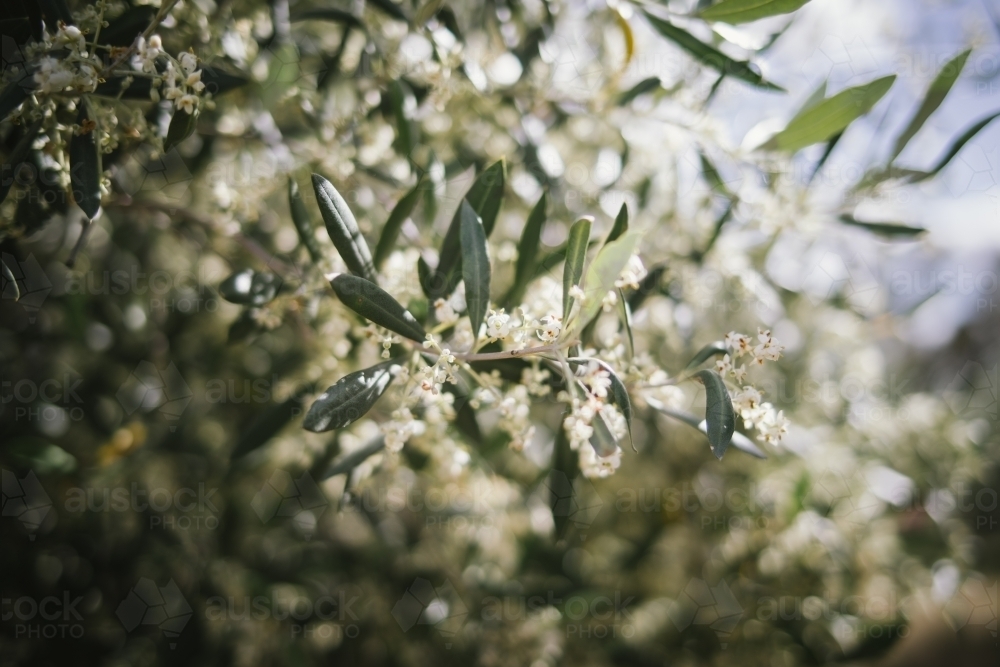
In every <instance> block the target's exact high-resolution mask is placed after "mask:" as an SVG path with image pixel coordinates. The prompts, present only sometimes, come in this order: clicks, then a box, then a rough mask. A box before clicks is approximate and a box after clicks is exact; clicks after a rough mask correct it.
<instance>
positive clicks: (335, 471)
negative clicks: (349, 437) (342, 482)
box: [323, 435, 385, 479]
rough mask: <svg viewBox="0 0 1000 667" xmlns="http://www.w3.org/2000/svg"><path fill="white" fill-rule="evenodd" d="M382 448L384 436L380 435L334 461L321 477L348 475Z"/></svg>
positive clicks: (383, 447) (383, 446)
mask: <svg viewBox="0 0 1000 667" xmlns="http://www.w3.org/2000/svg"><path fill="white" fill-rule="evenodd" d="M383 449H385V436H381V435H380V436H378V437H376V438H373V439H372V440H371V441H369V442H367V443H365V444H364V445H362V446H361V447H359V448H358V449H355V450H354V451H352V452H348V453H347V454H344V455H343V456H342V457H340V458H339V459H337V460H336V461H334V462H333V463H332V464H331V465H330V467H329V468H327V470H326V472H325V473H324V474H323V479H330V478H331V477H334V476H336V475H350V474H351V471H352V470H354V469H355V468H357V467H358V466H359V465H361V464H362V463H364V462H365V461H367V460H368V459H369V458H371V457H372V456H375V455H376V454H378V453H379V452H381V451H382V450H383Z"/></svg>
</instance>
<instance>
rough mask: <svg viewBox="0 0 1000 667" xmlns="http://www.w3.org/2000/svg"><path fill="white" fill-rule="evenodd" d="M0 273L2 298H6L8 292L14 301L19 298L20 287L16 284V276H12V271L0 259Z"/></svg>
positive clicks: (0, 293)
mask: <svg viewBox="0 0 1000 667" xmlns="http://www.w3.org/2000/svg"><path fill="white" fill-rule="evenodd" d="M0 275H2V276H3V285H2V286H0V295H3V298H7V295H8V294H10V295H11V296H13V297H14V301H17V300H18V299H20V298H21V289H20V288H19V287H18V286H17V278H15V277H14V272H13V271H11V270H10V267H9V266H7V264H6V263H4V262H3V261H0Z"/></svg>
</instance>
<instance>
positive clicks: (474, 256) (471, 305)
mask: <svg viewBox="0 0 1000 667" xmlns="http://www.w3.org/2000/svg"><path fill="white" fill-rule="evenodd" d="M460 210H461V215H462V279H463V280H465V302H466V304H468V313H469V321H470V322H471V324H472V335H473V337H475V338H478V336H479V329H480V327H482V324H483V320H484V319H485V318H486V311H487V310H488V309H489V307H490V256H489V249H488V248H487V245H486V231H485V230H484V229H483V223H482V220H480V219H479V216H478V215H476V212H475V211H473V210H472V207H471V206H469V202H467V201H464V200H463V201H462V205H461V207H460Z"/></svg>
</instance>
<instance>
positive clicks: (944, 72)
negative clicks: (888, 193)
mask: <svg viewBox="0 0 1000 667" xmlns="http://www.w3.org/2000/svg"><path fill="white" fill-rule="evenodd" d="M970 53H972V49H966V50H965V51H962V52H961V53H960V54H958V55H957V56H955V57H954V58H952V59H951V60H950V61H948V63H946V64H945V66H944V67H942V68H941V71H940V72H938V75H937V76H936V77H935V78H934V81H933V82H932V83H931V87H930V88H928V89H927V94H926V95H924V100H923V102H921V103H920V107H919V108H918V109H917V112H916V113H915V114H913V118H911V119H910V122H909V124H908V125H907V126H906V129H905V130H903V132H902V133H901V134H900V135H899V138H897V139H896V145H895V146H894V147H893V149H892V155H891V156H890V157H889V162H890V163H891V162H892V161H893V160H895V159H896V157H897V156H898V155H899V154H900V153H902V152H903V149H904V148H906V144H908V143H909V141H910V139H912V138H913V136H914V135H915V134H916V133H917V132H919V131H920V128H922V127H923V126H924V123H925V122H927V119H928V118H930V116H931V114H932V113H934V112H935V111H937V108H938V107H939V106H941V103H942V102H944V98H945V97H947V96H948V93H949V92H951V88H952V86H954V85H955V82H956V81H958V77H959V75H960V74H961V73H962V69H963V68H964V67H965V62H966V61H967V60H968V59H969V54H970Z"/></svg>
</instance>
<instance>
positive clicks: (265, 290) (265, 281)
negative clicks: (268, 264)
mask: <svg viewBox="0 0 1000 667" xmlns="http://www.w3.org/2000/svg"><path fill="white" fill-rule="evenodd" d="M280 288H281V279H280V278H279V277H277V276H276V275H274V274H273V273H265V272H262V271H254V270H253V269H243V270H242V271H237V272H236V273H234V274H232V275H231V276H229V277H228V278H226V279H225V280H223V281H222V282H221V283H220V284H219V294H221V295H222V298H223V299H225V300H226V301H229V302H230V303H238V304H240V305H243V306H263V305H264V304H265V303H268V302H269V301H272V300H273V299H274V297H276V296H277V295H278V290H279V289H280Z"/></svg>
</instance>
